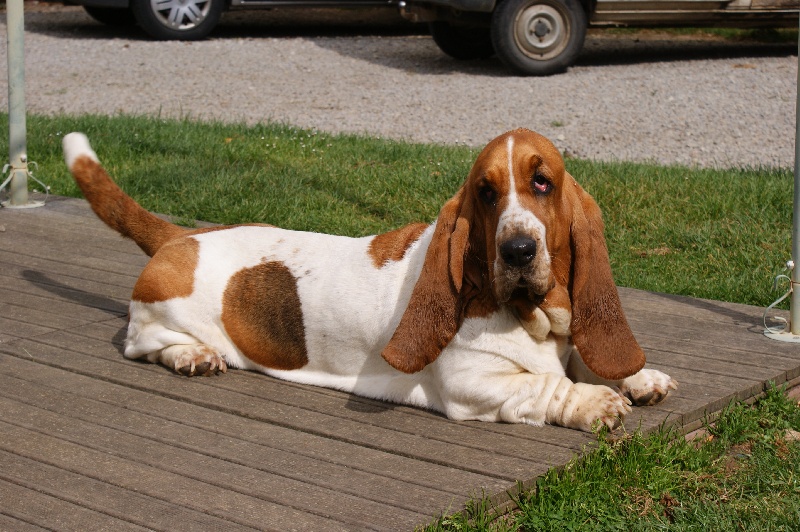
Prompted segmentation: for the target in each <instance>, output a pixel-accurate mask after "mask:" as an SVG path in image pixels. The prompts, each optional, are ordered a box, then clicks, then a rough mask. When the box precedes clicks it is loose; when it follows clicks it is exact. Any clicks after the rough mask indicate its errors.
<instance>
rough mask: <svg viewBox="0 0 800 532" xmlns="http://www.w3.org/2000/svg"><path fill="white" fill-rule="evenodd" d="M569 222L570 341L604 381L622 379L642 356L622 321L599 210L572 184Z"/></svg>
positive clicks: (641, 362)
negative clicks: (571, 204) (570, 258)
mask: <svg viewBox="0 0 800 532" xmlns="http://www.w3.org/2000/svg"><path fill="white" fill-rule="evenodd" d="M569 181H572V183H571V184H567V186H568V187H570V188H572V186H573V185H574V187H575V188H574V193H575V196H574V197H573V200H574V203H573V219H572V225H571V228H570V231H571V234H570V238H571V246H572V294H571V295H572V323H571V325H570V328H571V330H572V340H573V342H574V343H575V346H576V347H577V348H578V352H579V353H580V355H581V358H582V359H583V362H584V363H585V364H586V366H587V367H588V368H589V369H590V370H592V371H593V372H594V373H595V374H596V375H598V376H599V377H602V378H604V379H608V380H620V379H624V378H625V377H629V376H631V375H633V374H634V373H636V372H638V371H639V370H640V369H642V367H643V366H644V363H645V356H644V352H643V351H642V349H641V347H639V344H638V343H637V342H636V338H634V336H633V332H632V331H631V329H630V326H629V325H628V321H627V320H626V319H625V314H624V313H623V311H622V303H621V302H620V299H619V294H618V293H617V287H616V286H615V285H614V279H613V278H612V275H611V264H610V263H609V259H608V250H607V249H606V242H605V238H604V237H603V219H602V216H601V214H600V207H598V206H597V203H595V201H594V199H592V197H591V196H590V195H589V194H588V193H586V192H585V191H584V190H583V189H582V188H581V187H580V185H578V183H577V182H575V181H574V180H572V179H570V180H569Z"/></svg>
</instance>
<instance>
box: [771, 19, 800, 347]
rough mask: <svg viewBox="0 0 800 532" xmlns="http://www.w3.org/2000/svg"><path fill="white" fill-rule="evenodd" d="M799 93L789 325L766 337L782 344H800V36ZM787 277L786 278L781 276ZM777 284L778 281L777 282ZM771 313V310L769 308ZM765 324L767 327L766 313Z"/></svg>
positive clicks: (799, 41) (799, 46) (799, 49)
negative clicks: (799, 293)
mask: <svg viewBox="0 0 800 532" xmlns="http://www.w3.org/2000/svg"><path fill="white" fill-rule="evenodd" d="M798 24H800V22H798ZM797 59H798V64H797V88H798V89H797V93H796V96H795V101H796V104H795V105H796V107H795V133H794V196H793V201H794V203H793V204H792V259H791V260H790V261H789V262H788V263H787V266H788V267H789V269H790V272H789V281H790V282H791V285H792V286H791V288H790V290H789V292H788V294H787V295H788V297H789V323H788V326H787V327H785V328H783V330H771V329H770V328H769V327H768V328H767V329H766V330H765V331H764V335H766V336H767V337H768V338H772V339H773V340H780V341H782V342H793V343H800V296H798V292H800V36H798V39H797ZM780 277H785V276H779V278H780ZM776 282H777V280H776ZM785 297H786V296H784V297H782V298H780V299H779V300H778V301H776V302H775V303H773V304H772V305H770V308H771V307H772V306H774V305H776V304H777V303H780V302H781V301H782V300H783V299H784V298H785ZM767 311H769V308H767ZM764 316H765V322H764V324H765V325H766V313H765V314H764Z"/></svg>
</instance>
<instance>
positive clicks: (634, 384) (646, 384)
mask: <svg viewBox="0 0 800 532" xmlns="http://www.w3.org/2000/svg"><path fill="white" fill-rule="evenodd" d="M677 388H678V383H677V382H676V381H675V380H674V379H673V378H672V377H670V376H669V375H667V374H666V373H663V372H661V371H658V370H656V369H643V370H641V371H639V373H636V374H635V375H632V376H630V377H628V378H627V379H625V380H623V381H622V384H621V385H620V387H619V391H620V393H622V394H623V395H625V397H628V398H629V399H630V400H631V401H632V402H633V404H634V405H636V406H652V405H655V404H658V403H660V402H661V401H663V400H664V399H666V397H667V395H669V392H670V391H672V390H676V389H677Z"/></svg>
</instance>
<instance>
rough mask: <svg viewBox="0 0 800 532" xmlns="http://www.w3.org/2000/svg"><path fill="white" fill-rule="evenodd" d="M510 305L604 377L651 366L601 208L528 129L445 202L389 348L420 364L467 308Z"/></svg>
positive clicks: (401, 359)
mask: <svg viewBox="0 0 800 532" xmlns="http://www.w3.org/2000/svg"><path fill="white" fill-rule="evenodd" d="M503 305H508V306H510V307H512V308H513V309H514V311H515V312H516V313H517V316H518V317H519V319H520V321H521V324H522V325H523V326H524V327H525V328H526V329H527V330H528V331H529V332H530V333H531V334H532V335H533V336H535V337H537V338H539V339H541V338H543V337H546V336H547V335H548V334H560V335H565V336H566V335H571V336H572V339H573V341H574V343H575V345H576V346H577V348H578V351H579V352H580V354H581V357H582V358H583V360H584V362H585V363H586V365H587V366H588V367H589V369H591V370H592V371H594V372H595V373H596V374H597V375H599V376H601V377H604V378H606V379H612V380H617V379H621V378H624V377H627V376H629V375H632V374H634V373H636V372H637V371H638V370H639V369H641V367H642V366H643V365H644V354H643V353H642V350H641V349H640V348H639V345H638V344H637V343H636V340H635V339H634V337H633V334H632V332H631V331H630V328H629V327H628V324H627V321H626V320H625V316H624V314H623V312H622V306H621V303H620V301H619V296H618V294H617V289H616V287H615V285H614V282H613V279H612V277H611V267H610V264H609V260H608V252H607V250H606V245H605V240H604V238H603V222H602V218H601V215H600V209H599V207H598V206H597V204H596V203H595V201H594V200H593V199H592V197H591V196H589V194H587V193H586V192H585V191H584V190H583V189H582V188H581V187H580V185H578V183H577V182H576V181H575V179H573V177H572V176H571V175H570V174H569V173H568V172H567V171H566V170H565V168H564V161H563V159H562V158H561V155H560V154H559V152H558V150H557V149H556V148H555V146H553V144H552V143H551V142H550V141H548V140H547V139H546V138H544V137H543V136H541V135H539V134H537V133H534V132H532V131H528V130H516V131H512V132H509V133H506V134H504V135H501V136H500V137H498V138H496V139H494V140H493V141H491V142H490V143H489V144H488V145H487V146H486V147H485V148H484V149H483V151H482V152H481V153H480V155H478V158H477V159H476V161H475V164H474V165H473V167H472V170H471V171H470V174H469V177H468V178H467V180H466V182H465V183H464V185H463V186H462V187H461V189H460V190H459V191H458V193H457V194H456V195H455V196H454V197H453V198H452V199H451V200H449V201H448V202H447V203H446V204H445V205H444V207H443V208H442V210H441V212H440V214H439V217H438V219H437V222H436V229H435V233H434V236H433V239H432V241H431V244H430V246H429V248H428V250H427V254H426V257H425V263H424V265H423V269H422V274H421V275H420V278H419V280H418V281H417V284H416V286H415V287H414V291H413V293H412V296H411V300H410V302H409V305H408V308H407V309H406V311H405V313H404V315H403V317H402V319H401V321H400V324H399V326H398V327H397V330H396V331H395V333H394V336H393V337H392V339H391V341H390V342H389V344H388V345H387V346H386V348H385V349H384V351H383V357H384V358H385V359H386V360H387V361H388V362H389V363H390V364H391V365H392V366H394V367H395V368H397V369H399V370H401V371H404V372H409V373H411V372H415V371H419V370H421V369H422V368H423V367H425V365H427V364H429V363H431V362H433V361H434V360H435V359H436V357H438V355H439V353H440V352H441V350H442V349H443V348H444V347H445V346H446V345H447V344H448V343H449V342H450V340H451V339H452V338H453V336H454V335H455V334H456V332H457V330H458V327H459V326H460V324H461V322H462V321H463V320H464V318H466V317H479V316H486V315H488V314H489V313H491V312H495V311H496V310H498V309H499V308H500V307H501V306H503Z"/></svg>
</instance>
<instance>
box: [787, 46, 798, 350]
mask: <svg viewBox="0 0 800 532" xmlns="http://www.w3.org/2000/svg"><path fill="white" fill-rule="evenodd" d="M797 52H798V56H797V58H798V65H797V88H798V93H797V103H796V104H795V105H796V108H795V124H794V125H795V133H794V204H793V209H792V210H793V212H792V261H793V262H794V265H795V266H794V268H792V272H791V279H792V295H791V296H789V298H790V299H789V305H790V307H789V309H790V310H789V326H790V328H791V333H792V335H795V336H798V335H800V300H798V295H797V292H798V290H800V265H798V262H800V36H798V39H797Z"/></svg>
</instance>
